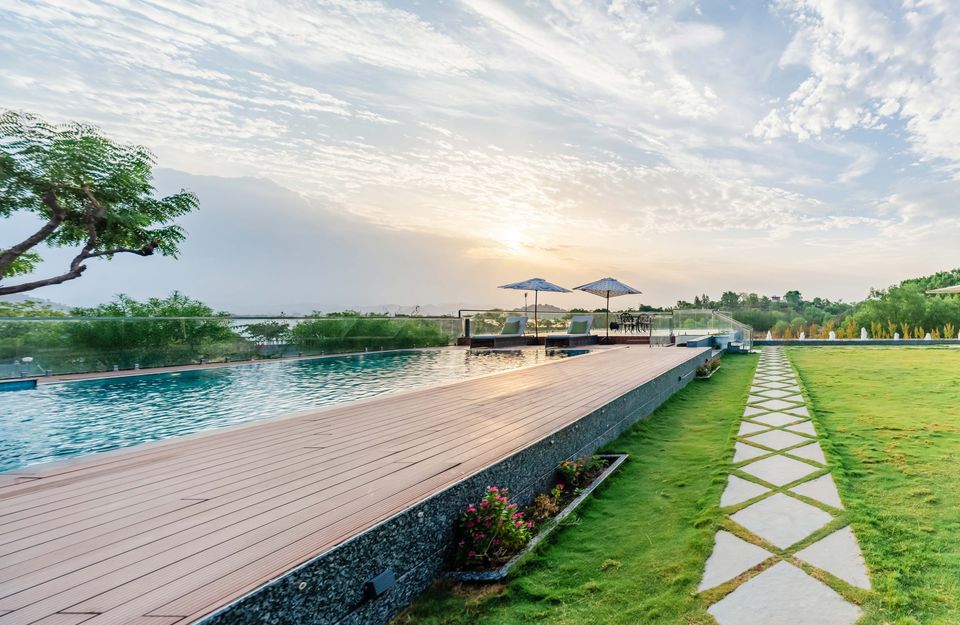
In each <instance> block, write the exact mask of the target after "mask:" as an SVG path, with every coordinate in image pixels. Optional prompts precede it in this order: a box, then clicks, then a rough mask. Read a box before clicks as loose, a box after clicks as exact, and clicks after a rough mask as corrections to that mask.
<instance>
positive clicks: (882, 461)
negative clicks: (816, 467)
mask: <svg viewBox="0 0 960 625" xmlns="http://www.w3.org/2000/svg"><path fill="white" fill-rule="evenodd" d="M789 355H790V358H791V360H792V361H793V363H794V364H795V365H796V366H797V369H798V371H799V374H800V377H801V379H802V381H803V384H804V386H805V387H806V390H807V393H808V395H809V397H810V399H811V401H812V406H813V411H814V418H815V420H816V421H817V423H818V427H819V429H820V431H821V433H824V434H825V435H826V436H825V438H826V440H825V441H824V442H823V443H822V444H823V446H824V449H825V451H826V453H827V455H828V457H829V459H830V461H831V463H832V464H833V475H834V478H835V479H836V481H837V486H838V488H839V489H840V493H841V496H842V498H843V500H844V503H845V504H846V506H847V508H848V510H849V513H850V515H851V519H852V524H853V529H854V531H855V533H856V535H857V538H858V539H859V541H860V545H861V548H862V550H863V552H864V557H865V559H866V561H867V565H868V567H869V568H870V571H871V575H872V578H873V585H874V591H875V592H873V593H871V594H870V595H868V596H867V598H866V599H865V601H864V604H863V608H864V613H865V615H864V618H863V619H862V620H861V621H860V623H859V624H858V625H887V624H889V625H948V624H949V625H956V624H957V623H960V350H953V349H931V348H921V349H910V348H864V347H859V348H841V347H829V348H812V347H805V348H794V349H790V350H789Z"/></svg>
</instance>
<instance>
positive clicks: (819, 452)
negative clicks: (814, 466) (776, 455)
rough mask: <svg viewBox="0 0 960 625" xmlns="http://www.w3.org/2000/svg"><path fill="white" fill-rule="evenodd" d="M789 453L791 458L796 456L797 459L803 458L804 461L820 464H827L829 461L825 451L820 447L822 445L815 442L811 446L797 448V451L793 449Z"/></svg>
mask: <svg viewBox="0 0 960 625" xmlns="http://www.w3.org/2000/svg"><path fill="white" fill-rule="evenodd" d="M807 440H809V439H807ZM787 453H788V454H790V455H791V456H796V457H797V458H803V459H804V460H813V461H814V462H819V463H820V464H827V459H826V458H825V457H824V455H823V449H822V448H821V447H820V443H816V442H814V443H813V444H811V445H805V446H803V447H797V448H796V449H791V450H790V451H788V452H787Z"/></svg>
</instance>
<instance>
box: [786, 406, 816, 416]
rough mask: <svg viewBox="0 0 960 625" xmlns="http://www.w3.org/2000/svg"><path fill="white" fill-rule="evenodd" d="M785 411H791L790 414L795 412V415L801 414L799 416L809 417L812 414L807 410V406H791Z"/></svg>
mask: <svg viewBox="0 0 960 625" xmlns="http://www.w3.org/2000/svg"><path fill="white" fill-rule="evenodd" d="M784 412H789V413H790V414H795V415H797V416H799V417H809V416H810V411H809V410H807V409H806V407H805V406H798V407H796V408H790V409H788V410H784Z"/></svg>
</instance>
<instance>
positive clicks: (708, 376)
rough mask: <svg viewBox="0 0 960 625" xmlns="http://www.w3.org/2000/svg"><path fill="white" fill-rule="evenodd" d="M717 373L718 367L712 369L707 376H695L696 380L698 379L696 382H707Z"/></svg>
mask: <svg viewBox="0 0 960 625" xmlns="http://www.w3.org/2000/svg"><path fill="white" fill-rule="evenodd" d="M721 366H722V365H721ZM717 371H720V367H717V368H716V369H714V370H713V371H711V372H710V373H708V374H707V375H698V376H697V379H698V380H709V379H710V378H712V377H713V374H714V373H716V372H717Z"/></svg>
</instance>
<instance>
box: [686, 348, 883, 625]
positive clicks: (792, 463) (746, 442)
mask: <svg viewBox="0 0 960 625" xmlns="http://www.w3.org/2000/svg"><path fill="white" fill-rule="evenodd" d="M804 404H805V401H804V399H803V396H802V395H801V394H800V385H799V383H798V381H797V377H796V375H795V374H794V372H793V369H792V368H791V367H790V363H789V362H788V361H787V358H786V356H785V354H784V352H783V348H779V347H767V348H765V349H764V351H763V354H762V356H761V357H760V363H759V365H758V366H757V373H756V376H755V377H754V381H753V386H751V388H750V398H749V399H748V400H747V408H746V410H745V411H744V419H743V422H742V423H741V425H740V430H739V432H738V434H737V442H736V445H735V449H734V458H733V461H734V469H733V472H732V473H731V474H730V476H729V478H728V481H727V487H726V490H725V491H724V492H723V496H722V497H721V499H720V506H721V508H722V509H723V511H724V512H725V513H726V518H725V520H724V522H723V529H721V530H720V531H718V532H717V535H716V538H715V545H714V550H713V554H711V556H710V558H709V559H708V560H707V564H706V567H705V570H704V574H703V580H702V581H701V582H700V586H699V588H698V591H699V592H702V593H703V594H704V596H705V597H706V598H707V599H708V600H709V601H710V602H711V603H713V605H712V606H710V609H709V612H710V614H712V615H713V617H714V618H715V619H716V620H717V622H718V623H719V624H720V625H851V624H852V623H854V622H855V621H856V620H857V619H858V618H860V608H859V607H857V605H856V604H855V603H853V602H851V601H850V599H851V598H856V597H857V596H862V593H863V592H864V591H868V590H869V589H870V578H869V575H868V573H867V567H866V564H865V563H864V561H863V556H862V555H861V553H860V547H859V545H857V539H856V537H855V536H854V535H853V530H852V529H851V528H850V526H849V521H848V520H847V518H846V517H847V515H846V513H845V512H844V510H843V503H842V502H841V501H840V495H839V494H838V493H837V487H836V485H835V484H834V482H833V478H832V477H831V475H830V469H829V468H828V467H827V466H826V458H825V457H824V455H823V449H821V447H820V443H818V442H817V431H816V428H815V427H814V425H813V422H812V421H810V413H809V411H808V410H807V407H806V406H805V405H804ZM825 582H826V583H825Z"/></svg>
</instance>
